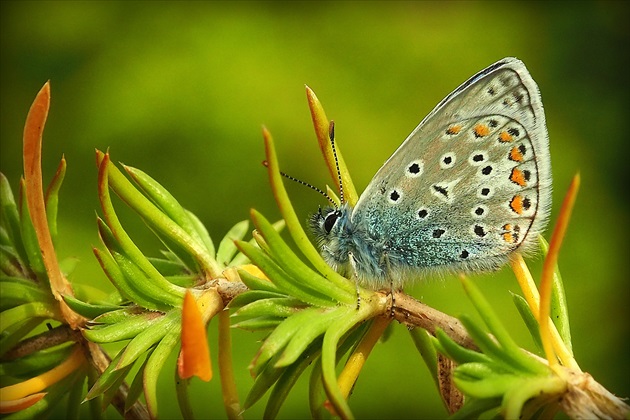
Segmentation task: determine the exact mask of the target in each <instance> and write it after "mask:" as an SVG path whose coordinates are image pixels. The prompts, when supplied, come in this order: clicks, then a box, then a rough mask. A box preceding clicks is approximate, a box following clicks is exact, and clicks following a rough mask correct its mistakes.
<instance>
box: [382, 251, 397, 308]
mask: <svg viewBox="0 0 630 420" xmlns="http://www.w3.org/2000/svg"><path fill="white" fill-rule="evenodd" d="M383 259H384V260H385V265H386V266H387V277H388V278H389V296H390V298H391V300H392V306H391V307H390V310H389V314H390V316H391V317H392V318H393V317H394V306H395V304H396V298H394V278H393V277H392V276H391V275H390V273H391V272H392V270H391V267H390V265H389V256H388V254H387V251H384V252H383Z"/></svg>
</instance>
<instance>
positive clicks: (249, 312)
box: [234, 297, 304, 318]
mask: <svg viewBox="0 0 630 420" xmlns="http://www.w3.org/2000/svg"><path fill="white" fill-rule="evenodd" d="M303 308H304V304H303V303H302V301H300V300H297V299H293V298H287V297H278V298H268V299H260V300H256V301H254V302H252V303H248V304H247V305H245V306H243V307H242V308H240V309H239V310H237V311H236V312H235V313H234V315H236V316H244V317H258V316H275V317H284V318H286V317H289V316H291V315H293V314H294V313H296V312H297V311H299V310H300V309H303Z"/></svg>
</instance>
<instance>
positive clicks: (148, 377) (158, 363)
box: [144, 318, 181, 418]
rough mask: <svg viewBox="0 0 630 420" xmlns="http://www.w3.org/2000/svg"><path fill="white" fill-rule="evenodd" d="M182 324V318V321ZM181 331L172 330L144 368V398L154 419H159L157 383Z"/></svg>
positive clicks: (156, 348)
mask: <svg viewBox="0 0 630 420" xmlns="http://www.w3.org/2000/svg"><path fill="white" fill-rule="evenodd" d="M179 322H180V323H181V318H180V321H179ZM180 332H181V330H180V329H175V328H174V329H172V330H170V331H169V332H168V333H167V334H166V335H165V336H164V338H162V340H161V341H160V343H159V344H158V345H157V346H156V347H155V350H153V352H152V353H151V355H150V356H149V357H148V360H147V362H146V366H145V368H144V398H145V399H146V402H147V408H148V410H149V414H150V415H151V417H152V418H157V417H158V398H157V381H158V377H159V376H160V371H161V370H162V368H163V367H164V363H166V359H167V358H168V356H169V355H170V354H171V352H172V351H173V350H174V349H175V346H176V345H177V343H178V342H179V339H180V336H181V334H180Z"/></svg>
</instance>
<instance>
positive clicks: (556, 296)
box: [538, 235, 573, 356]
mask: <svg viewBox="0 0 630 420" xmlns="http://www.w3.org/2000/svg"><path fill="white" fill-rule="evenodd" d="M538 243H539V245H540V249H541V250H542V251H543V254H544V255H547V252H548V251H549V244H548V243H547V241H546V240H545V238H543V237H542V235H538ZM549 316H550V317H551V320H552V321H553V323H554V324H555V326H556V329H557V330H558V334H560V338H562V341H563V342H564V345H565V346H566V348H567V350H569V353H570V354H571V356H573V347H572V346H573V344H572V343H571V326H570V324H569V308H568V307H567V298H566V295H565V293H564V285H563V283H562V277H561V276H560V269H559V268H558V265H557V264H556V266H555V268H554V271H553V283H552V289H551V308H550V312H549Z"/></svg>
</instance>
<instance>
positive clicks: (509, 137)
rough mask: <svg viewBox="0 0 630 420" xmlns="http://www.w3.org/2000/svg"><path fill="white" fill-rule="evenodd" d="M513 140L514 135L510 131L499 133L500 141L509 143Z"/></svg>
mask: <svg viewBox="0 0 630 420" xmlns="http://www.w3.org/2000/svg"><path fill="white" fill-rule="evenodd" d="M512 140H514V137H512V135H511V134H510V133H508V132H507V131H501V133H499V141H500V142H502V143H509V142H511V141H512Z"/></svg>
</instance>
